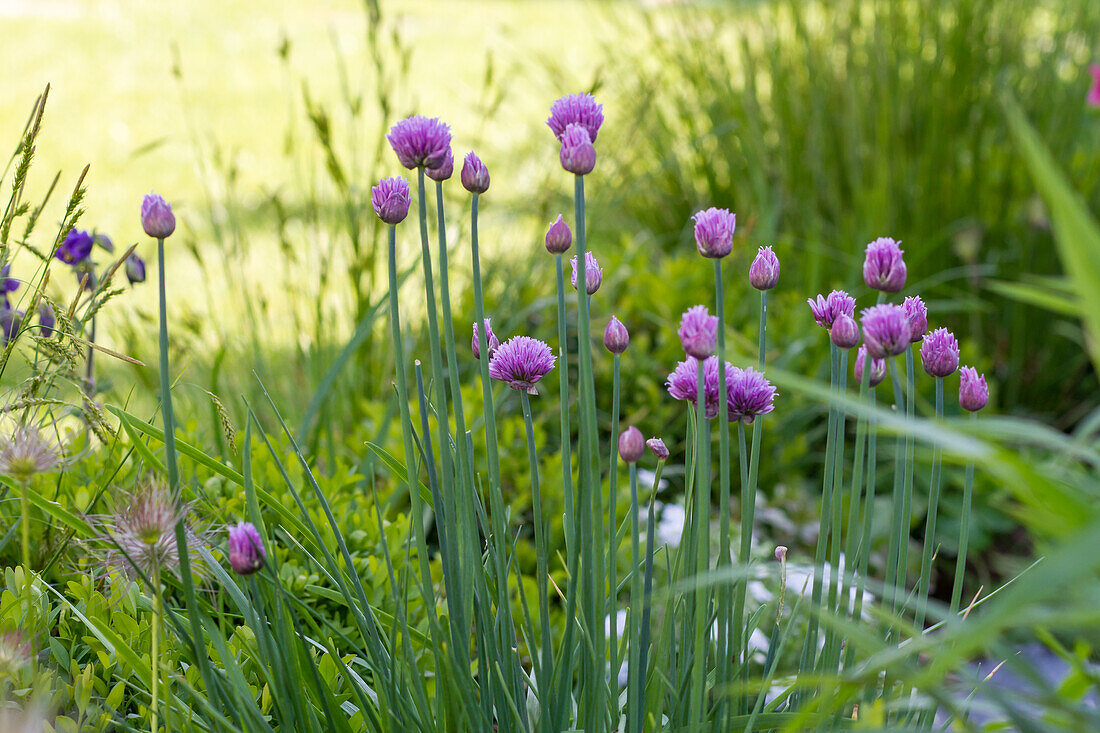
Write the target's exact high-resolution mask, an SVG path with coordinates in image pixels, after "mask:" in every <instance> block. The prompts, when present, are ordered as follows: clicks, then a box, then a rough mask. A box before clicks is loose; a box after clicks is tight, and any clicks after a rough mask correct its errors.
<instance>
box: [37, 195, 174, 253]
mask: <svg viewBox="0 0 1100 733" xmlns="http://www.w3.org/2000/svg"><path fill="white" fill-rule="evenodd" d="M145 198H146V199H147V200H148V198H149V197H148V196H146V197H145ZM162 200H163V199H162ZM145 208H146V207H145V206H142V207H141V211H142V221H144V219H145ZM169 213H171V212H169ZM173 226H175V225H174V224H173ZM93 244H95V239H94V238H93V237H92V235H91V234H89V233H88V232H87V231H85V230H83V229H70V230H69V233H68V234H66V235H65V239H64V241H62V242H61V244H60V245H59V246H58V248H57V251H56V252H54V257H56V258H57V259H59V260H61V261H62V262H64V263H65V264H66V265H77V264H79V263H81V262H83V261H84V260H86V259H88V257H89V255H91V254H92V245H93Z"/></svg>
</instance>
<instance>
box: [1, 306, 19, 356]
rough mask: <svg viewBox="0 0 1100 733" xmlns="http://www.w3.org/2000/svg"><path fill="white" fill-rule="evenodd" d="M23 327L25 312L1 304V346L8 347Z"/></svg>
mask: <svg viewBox="0 0 1100 733" xmlns="http://www.w3.org/2000/svg"><path fill="white" fill-rule="evenodd" d="M22 325H23V311H20V310H16V309H14V308H8V307H6V306H3V305H2V304H0V336H2V337H3V338H2V339H0V346H7V345H8V344H10V343H11V341H12V339H14V338H15V336H16V334H18V333H19V328H20V327H21V326H22Z"/></svg>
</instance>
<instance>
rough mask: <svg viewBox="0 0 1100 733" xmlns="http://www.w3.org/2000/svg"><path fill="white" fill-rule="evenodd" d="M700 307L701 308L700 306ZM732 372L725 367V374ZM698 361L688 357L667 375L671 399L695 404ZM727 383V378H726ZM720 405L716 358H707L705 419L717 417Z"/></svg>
mask: <svg viewBox="0 0 1100 733" xmlns="http://www.w3.org/2000/svg"><path fill="white" fill-rule="evenodd" d="M700 307H702V306H700ZM732 370H733V365H732V364H727V365H726V374H727V375H728V374H729V373H730V372H731V371H732ZM698 375H699V360H698V359H696V358H695V357H694V356H689V357H688V358H687V359H685V360H684V361H681V362H680V363H678V364H677V365H676V368H675V369H674V370H672V373H671V374H669V375H668V379H667V380H666V381H665V386H666V387H668V393H669V394H670V395H672V397H673V399H677V400H684V401H685V402H690V403H691V404H693V405H694V404H696V400H697V399H698V393H699V383H698ZM727 381H728V377H727ZM720 404H721V401H720V395H719V391H718V357H717V356H710V357H707V359H706V361H704V362H703V410H704V413H705V414H706V416H707V418H708V419H709V418H713V417H717V416H718V409H719V406H720Z"/></svg>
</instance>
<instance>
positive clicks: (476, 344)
mask: <svg viewBox="0 0 1100 733" xmlns="http://www.w3.org/2000/svg"><path fill="white" fill-rule="evenodd" d="M492 320H493V319H492V318H486V319H485V345H486V346H487V347H488V349H489V358H490V359H492V358H493V353H494V352H495V351H496V350H497V349H498V348H500V339H498V338H497V335H496V334H495V333H493V324H492V323H491V321H492ZM473 326H474V336H473V339H472V340H471V342H470V348H471V349H473V352H474V358H475V359H480V358H481V340H480V339H479V338H478V332H477V322H476V321H475V322H474V324H473Z"/></svg>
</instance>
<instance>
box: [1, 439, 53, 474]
mask: <svg viewBox="0 0 1100 733" xmlns="http://www.w3.org/2000/svg"><path fill="white" fill-rule="evenodd" d="M59 465H61V452H60V451H59V450H58V449H57V447H56V446H55V445H54V444H53V443H51V442H50V441H49V440H48V439H47V438H46V437H45V436H44V435H43V434H42V431H41V430H39V429H38V428H37V427H35V426H33V425H20V426H18V427H16V428H15V429H14V430H12V431H11V433H9V434H7V435H5V436H4V437H3V438H0V474H3V475H5V476H11V477H12V478H13V479H15V480H16V482H18V483H21V484H25V483H27V482H28V481H30V480H31V478H33V477H34V476H37V475H39V474H43V473H49V472H51V471H53V470H54V469H55V468H57V467H58V466H59Z"/></svg>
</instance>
